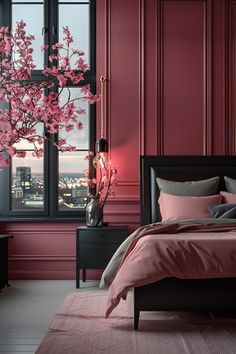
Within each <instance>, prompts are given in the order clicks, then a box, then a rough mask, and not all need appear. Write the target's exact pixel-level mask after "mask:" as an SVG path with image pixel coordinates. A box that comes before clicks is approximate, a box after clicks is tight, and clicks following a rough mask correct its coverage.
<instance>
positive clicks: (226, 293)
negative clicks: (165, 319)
mask: <svg viewBox="0 0 236 354" xmlns="http://www.w3.org/2000/svg"><path fill="white" fill-rule="evenodd" d="M235 299H236V278H214V279H212V278H211V279H177V278H168V279H163V280H160V281H158V282H155V283H152V284H148V285H144V286H140V287H136V288H134V328H135V329H138V325H139V314H140V311H236V300H235Z"/></svg>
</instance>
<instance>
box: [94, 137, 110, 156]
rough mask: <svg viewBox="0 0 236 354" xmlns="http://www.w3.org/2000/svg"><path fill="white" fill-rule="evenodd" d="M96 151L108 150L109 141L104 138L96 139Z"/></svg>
mask: <svg viewBox="0 0 236 354" xmlns="http://www.w3.org/2000/svg"><path fill="white" fill-rule="evenodd" d="M95 151H96V153H99V152H108V141H107V140H106V139H103V138H100V139H98V140H96V143H95Z"/></svg>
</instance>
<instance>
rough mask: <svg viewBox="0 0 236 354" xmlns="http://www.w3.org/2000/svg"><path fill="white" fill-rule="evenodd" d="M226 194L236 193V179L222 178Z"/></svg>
mask: <svg viewBox="0 0 236 354" xmlns="http://www.w3.org/2000/svg"><path fill="white" fill-rule="evenodd" d="M224 179H225V187H226V190H227V192H230V193H236V179H233V178H230V177H227V176H224Z"/></svg>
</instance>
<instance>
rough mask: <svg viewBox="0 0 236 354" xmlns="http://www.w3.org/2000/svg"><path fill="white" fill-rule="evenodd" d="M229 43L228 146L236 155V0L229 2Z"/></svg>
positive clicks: (230, 152)
mask: <svg viewBox="0 0 236 354" xmlns="http://www.w3.org/2000/svg"><path fill="white" fill-rule="evenodd" d="M228 31H229V33H228V34H229V36H228V38H229V43H228V54H229V56H228V58H229V62H228V78H229V80H228V84H229V85H228V87H229V92H228V97H229V98H228V116H229V121H228V131H227V133H228V147H229V154H230V155H235V154H236V136H235V135H236V134H235V129H236V118H235V114H236V102H235V95H236V84H235V80H234V79H235V75H236V63H235V60H236V1H230V2H229V28H228Z"/></svg>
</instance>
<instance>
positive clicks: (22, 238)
mask: <svg viewBox="0 0 236 354" xmlns="http://www.w3.org/2000/svg"><path fill="white" fill-rule="evenodd" d="M96 4H97V78H98V82H99V78H100V76H101V75H105V76H106V78H107V81H106V90H105V112H106V118H105V135H106V137H107V139H108V141H109V145H110V157H111V160H112V164H113V165H114V166H116V167H117V168H118V171H119V174H118V178H119V182H118V185H117V188H116V196H115V198H114V199H112V200H110V201H109V203H108V205H107V207H106V210H105V218H106V220H107V221H109V222H110V223H112V224H114V225H122V224H125V225H127V224H128V225H129V228H130V231H132V230H133V229H135V228H136V227H137V226H138V225H139V156H140V155H142V154H155V155H156V154H162V155H191V154H193V155H197V154H199V155H205V154H207V155H212V154H213V155H214V154H220V155H221V154H222V155H223V154H234V153H235V151H236V142H235V133H234V132H235V125H236V122H235V117H236V114H235V113H236V112H235V110H236V106H235V82H234V80H233V78H234V77H235V76H234V75H235V63H236V60H235V59H236V56H235V48H236V45H235V44H236V43H235V38H236V36H235V32H236V26H235V25H236V2H235V1H224V0H163V1H161V0H119V1H117V0H97V2H96ZM228 39H230V40H228ZM98 90H99V85H98ZM97 114H98V122H99V120H100V116H99V115H100V107H98V109H97ZM98 135H99V124H98ZM77 226H79V224H78V223H77V222H66V223H64V224H63V223H61V222H58V223H55V222H54V223H52V222H47V223H40V222H38V223H33V222H31V223H24V222H18V223H16V222H15V223H4V224H3V223H2V226H1V228H2V231H4V230H5V231H9V232H12V233H13V234H14V236H15V237H14V239H13V240H10V242H9V243H10V275H11V278H20V279H25V278H31V279H74V277H75V230H76V227H77ZM91 276H92V277H94V273H91Z"/></svg>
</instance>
